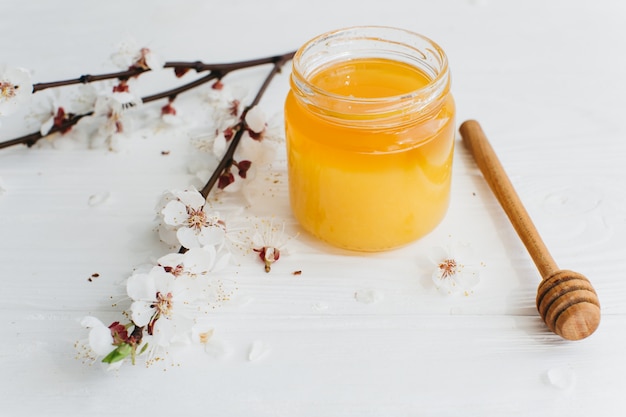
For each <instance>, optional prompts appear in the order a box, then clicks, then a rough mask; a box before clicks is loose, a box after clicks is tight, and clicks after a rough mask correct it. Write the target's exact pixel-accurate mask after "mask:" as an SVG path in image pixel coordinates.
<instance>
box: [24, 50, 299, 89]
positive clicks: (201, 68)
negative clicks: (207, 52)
mask: <svg viewBox="0 0 626 417" xmlns="http://www.w3.org/2000/svg"><path fill="white" fill-rule="evenodd" d="M294 53H295V52H289V53H287V54H285V55H282V56H289V57H290V58H291V57H293V54H294ZM282 56H281V57H282ZM276 58H277V57H276V56H270V57H266V58H258V59H251V60H247V61H238V62H232V63H224V64H206V63H204V62H201V61H194V62H186V61H171V62H166V63H165V64H164V65H163V68H174V69H190V70H194V71H196V72H198V73H200V72H205V71H217V72H223V73H227V72H230V71H233V70H236V69H243V68H250V67H255V66H257V65H263V64H271V63H273V62H275V60H276ZM148 71H150V69H149V68H141V67H133V68H129V69H127V70H125V71H118V72H111V73H107V74H97V75H91V74H85V75H81V76H80V77H78V78H72V79H69V80H61V81H51V82H44V83H37V84H33V93H36V92H37V91H41V90H45V89H48V88H56V87H63V86H67V85H73V84H89V83H92V82H96V81H103V80H112V79H120V80H125V79H129V78H132V77H136V76H138V75H140V74H142V73H144V72H148Z"/></svg>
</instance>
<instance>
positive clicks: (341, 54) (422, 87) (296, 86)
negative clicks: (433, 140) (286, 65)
mask: <svg viewBox="0 0 626 417" xmlns="http://www.w3.org/2000/svg"><path fill="white" fill-rule="evenodd" d="M375 60H377V61H378V62H390V63H395V65H396V66H397V67H398V68H400V67H403V68H404V69H405V70H406V69H407V68H408V69H410V70H409V71H408V72H407V71H404V76H406V77H408V78H407V80H409V79H410V78H411V74H410V71H411V70H412V71H413V73H414V77H413V81H415V80H417V78H419V77H420V74H422V75H421V77H422V78H423V79H424V80H425V81H424V82H422V83H413V82H408V83H405V84H404V87H403V88H405V90H394V89H393V88H390V89H388V90H385V89H384V88H383V87H384V85H383V84H387V81H389V82H393V81H394V79H395V78H397V77H398V76H399V74H401V73H402V71H400V70H399V69H393V70H392V71H391V72H389V74H388V77H387V79H385V82H384V83H380V82H379V83H378V85H377V86H376V87H377V88H378V92H377V93H375V94H373V93H372V94H370V93H363V91H364V90H363V88H359V89H358V91H356V90H355V91H356V93H355V92H354V91H350V90H349V89H343V88H342V87H341V86H339V87H338V86H337V85H333V84H332V82H333V81H332V78H333V77H334V76H336V75H337V74H336V73H333V72H332V69H333V68H340V67H341V66H342V67H341V68H344V70H345V68H347V66H350V65H352V66H354V65H358V64H359V63H363V62H370V63H371V62H372V61H375ZM329 71H330V72H329ZM348 77H349V76H348ZM348 79H349V78H346V80H348ZM329 80H331V81H329ZM334 82H335V83H339V84H340V83H342V82H343V80H342V79H341V77H339V78H338V79H336V80H334ZM346 83H348V81H346ZM398 83H399V82H397V84H398ZM291 85H292V90H293V91H294V93H295V95H296V96H297V98H298V99H299V100H300V101H301V102H303V103H304V104H305V105H307V106H308V107H309V108H310V109H311V110H312V111H313V112H315V113H316V114H318V115H319V116H321V117H324V118H326V119H329V120H330V121H333V122H336V123H341V122H342V121H349V122H351V123H352V122H354V121H355V120H360V121H361V123H364V124H380V123H385V122H386V121H387V120H388V119H394V122H393V123H398V120H397V119H398V117H400V118H403V119H407V120H408V119H410V117H408V115H409V114H412V115H416V114H417V113H419V112H423V111H425V110H428V108H429V107H432V106H433V105H436V103H437V102H438V101H441V100H440V99H441V98H442V97H443V96H445V95H446V94H447V93H448V91H449V88H450V76H449V71H448V60H447V57H446V55H445V53H444V52H443V50H442V49H441V47H439V45H437V44H436V43H435V42H433V41H431V40H430V39H428V38H426V37H424V36H422V35H419V34H416V33H413V32H409V31H406V30H403V29H397V28H390V27H382V26H363V27H353V28H347V29H341V30H338V31H335V32H331V33H327V34H324V35H321V36H319V37H317V38H314V39H312V40H311V41H309V42H307V43H306V44H305V45H303V46H302V47H301V48H300V49H299V50H298V52H297V53H296V55H295V56H294V59H293V63H292V75H291ZM398 85H400V84H398ZM407 86H409V87H408V89H406V87H407ZM411 86H412V87H411ZM361 87H362V86H361ZM368 91H369V90H368Z"/></svg>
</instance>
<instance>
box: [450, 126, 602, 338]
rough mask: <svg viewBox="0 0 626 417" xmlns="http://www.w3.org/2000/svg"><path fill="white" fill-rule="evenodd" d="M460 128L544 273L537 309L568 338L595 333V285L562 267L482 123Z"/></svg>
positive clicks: (597, 310) (597, 304)
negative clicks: (549, 248)
mask: <svg viewBox="0 0 626 417" xmlns="http://www.w3.org/2000/svg"><path fill="white" fill-rule="evenodd" d="M459 131H460V133H461V137H462V138H463V142H464V143H465V146H466V147H467V148H468V149H469V151H470V153H471V154H472V156H473V157H474V160H475V161H476V164H477V165H478V168H479V169H480V170H481V172H482V173H483V176H484V177H485V180H486V181H487V183H488V184H489V187H490V188H491V190H492V191H493V193H494V195H495V196H496V198H497V199H498V201H499V203H500V205H501V206H502V208H503V209H504V211H505V213H506V215H507V216H508V218H509V220H510V221H511V223H512V224H513V227H514V228H515V231H516V232H517V234H518V236H519V237H520V239H521V240H522V242H523V243H524V246H525V247H526V249H527V250H528V253H529V254H530V256H531V258H532V260H533V262H534V263H535V265H536V266H537V269H538V270H539V273H540V274H541V277H542V282H541V283H540V284H539V288H538V290H537V309H538V311H539V314H540V315H541V317H542V318H543V320H544V322H545V323H546V325H547V326H548V327H549V328H550V330H552V331H553V332H555V333H556V334H558V335H559V336H561V337H563V338H565V339H569V340H579V339H583V338H585V337H587V336H589V335H591V334H592V333H593V332H594V331H595V330H596V328H597V327H598V325H599V324H600V302H599V300H598V296H597V294H596V292H595V290H594V289H593V286H592V285H591V283H590V282H589V280H588V279H587V278H585V277H584V276H583V275H581V274H579V273H577V272H572V271H565V270H559V268H558V266H557V264H556V262H555V261H554V259H553V258H552V256H551V255H550V252H549V251H548V248H547V247H546V245H545V244H544V242H543V240H542V239H541V236H540V235H539V232H538V231H537V229H536V227H535V225H534V224H533V222H532V220H531V219H530V216H529V215H528V212H527V211H526V209H525V208H524V205H523V204H522V202H521V200H520V198H519V196H518V195H517V193H516V192H515V189H514V188H513V184H512V183H511V181H510V180H509V177H508V176H507V174H506V172H505V171H504V168H503V167H502V164H501V163H500V160H499V159H498V157H497V155H496V153H495V151H494V150H493V148H492V147H491V145H490V143H489V141H488V140H487V137H486V136H485V134H484V132H483V130H482V128H481V127H480V124H479V123H478V122H477V121H475V120H468V121H466V122H464V123H463V124H461V127H460V129H459Z"/></svg>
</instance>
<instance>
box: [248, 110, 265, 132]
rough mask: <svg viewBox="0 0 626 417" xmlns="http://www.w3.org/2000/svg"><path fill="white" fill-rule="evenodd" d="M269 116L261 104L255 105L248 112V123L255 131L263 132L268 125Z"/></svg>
mask: <svg viewBox="0 0 626 417" xmlns="http://www.w3.org/2000/svg"><path fill="white" fill-rule="evenodd" d="M266 120H267V117H266V116H265V113H264V112H263V110H262V109H261V108H260V107H259V106H254V107H252V108H251V109H250V110H248V113H246V124H247V125H248V128H249V129H250V130H252V131H253V132H254V133H261V132H262V131H263V130H264V129H265V126H266Z"/></svg>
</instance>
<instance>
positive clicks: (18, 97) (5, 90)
mask: <svg viewBox="0 0 626 417" xmlns="http://www.w3.org/2000/svg"><path fill="white" fill-rule="evenodd" d="M32 93H33V84H32V82H31V79H30V74H29V73H28V71H26V70H25V69H23V68H14V67H8V66H6V65H0V116H8V115H10V114H12V113H14V112H15V111H17V110H18V109H19V108H20V106H22V105H24V104H26V103H27V102H28V101H29V100H30V97H31V96H32Z"/></svg>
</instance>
